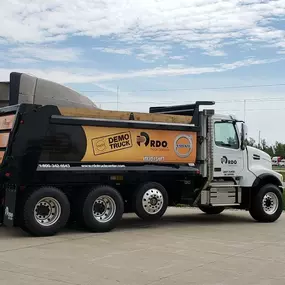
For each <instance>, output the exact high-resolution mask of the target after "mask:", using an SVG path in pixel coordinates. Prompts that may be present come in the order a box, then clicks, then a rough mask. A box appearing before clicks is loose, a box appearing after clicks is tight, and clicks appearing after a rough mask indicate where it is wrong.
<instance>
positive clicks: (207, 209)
mask: <svg viewBox="0 0 285 285" xmlns="http://www.w3.org/2000/svg"><path fill="white" fill-rule="evenodd" d="M199 209H200V210H201V211H202V212H204V213H206V214H208V215H218V214H220V213H222V212H223V211H224V210H225V207H211V206H202V205H200V206H199Z"/></svg>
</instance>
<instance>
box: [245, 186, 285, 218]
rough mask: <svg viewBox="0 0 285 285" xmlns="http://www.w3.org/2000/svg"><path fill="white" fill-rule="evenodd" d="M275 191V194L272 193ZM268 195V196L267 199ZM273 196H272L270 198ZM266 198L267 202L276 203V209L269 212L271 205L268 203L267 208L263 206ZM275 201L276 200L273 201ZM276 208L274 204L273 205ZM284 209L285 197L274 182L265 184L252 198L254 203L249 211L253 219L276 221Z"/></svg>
mask: <svg viewBox="0 0 285 285" xmlns="http://www.w3.org/2000/svg"><path fill="white" fill-rule="evenodd" d="M272 193H273V194H272ZM266 195H267V198H268V199H266ZM270 197H271V198H270ZM264 199H266V201H267V202H270V203H273V204H271V205H276V207H275V211H273V212H272V213H270V212H269V210H270V209H271V205H269V204H268V207H267V210H268V211H266V209H265V206H263V202H265V201H264ZM273 201H274V202H273ZM272 207H273V208H274V206H272ZM282 211H283V198H282V193H281V191H280V190H279V188H278V187H277V186H275V185H273V184H267V185H265V186H263V187H262V188H261V189H260V190H259V191H258V192H257V193H256V195H254V196H253V198H252V205H251V207H250V209H249V213H250V215H251V216H252V218H253V219H255V220H256V221H258V222H262V223H272V222H275V221H276V220H277V219H278V218H279V217H280V215H281V214H282Z"/></svg>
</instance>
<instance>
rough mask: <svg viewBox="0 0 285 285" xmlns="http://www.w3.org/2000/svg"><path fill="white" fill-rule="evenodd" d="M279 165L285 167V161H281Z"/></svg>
mask: <svg viewBox="0 0 285 285" xmlns="http://www.w3.org/2000/svg"><path fill="white" fill-rule="evenodd" d="M278 165H279V166H281V167H285V159H281V160H280V162H279V164H278Z"/></svg>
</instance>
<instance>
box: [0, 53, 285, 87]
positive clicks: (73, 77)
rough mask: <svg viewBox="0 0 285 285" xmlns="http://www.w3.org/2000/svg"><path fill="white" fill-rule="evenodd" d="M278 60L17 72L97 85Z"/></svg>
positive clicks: (3, 75)
mask: <svg viewBox="0 0 285 285" xmlns="http://www.w3.org/2000/svg"><path fill="white" fill-rule="evenodd" d="M284 59H285V58H279V59H254V58H249V59H246V60H241V61H235V62H232V63H221V64H216V65H212V66H204V67H196V66H190V67H185V66H181V65H169V66H168V67H157V68H152V69H143V70H129V71H127V72H124V73H108V72H101V71H98V70H93V69H89V70H88V69H78V70H74V72H71V71H70V70H63V69H25V68H23V69H18V72H25V73H29V74H33V75H34V76H38V77H41V78H45V79H49V80H52V81H55V82H58V83H98V82H104V81H110V80H119V79H132V78H136V77H158V76H182V75H199V74H207V73H220V72H225V71H228V70H234V69H237V68H242V67H247V66H251V65H261V64H269V63H274V62H278V61H281V60H284ZM12 71H15V70H9V69H5V68H2V69H1V68H0V80H4V81H5V80H8V77H9V73H10V72H12Z"/></svg>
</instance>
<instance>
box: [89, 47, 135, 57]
mask: <svg viewBox="0 0 285 285" xmlns="http://www.w3.org/2000/svg"><path fill="white" fill-rule="evenodd" d="M93 50H99V51H101V52H105V53H114V54H121V55H131V54H132V49H130V48H126V49H120V48H107V47H94V48H93Z"/></svg>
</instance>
